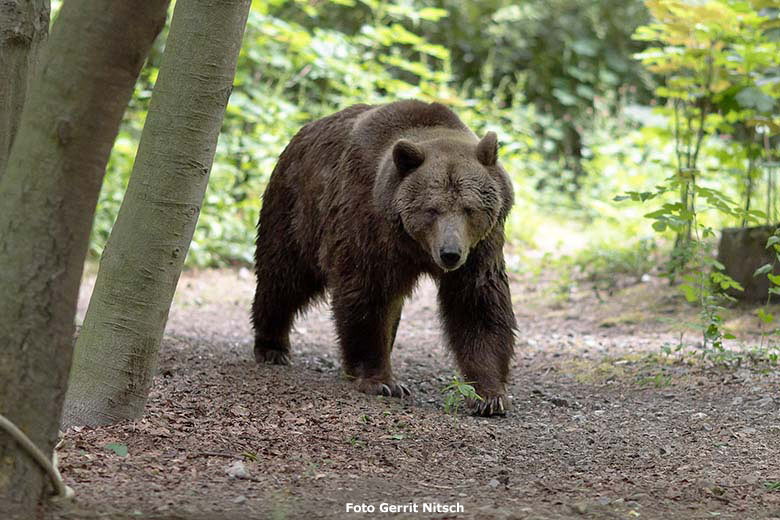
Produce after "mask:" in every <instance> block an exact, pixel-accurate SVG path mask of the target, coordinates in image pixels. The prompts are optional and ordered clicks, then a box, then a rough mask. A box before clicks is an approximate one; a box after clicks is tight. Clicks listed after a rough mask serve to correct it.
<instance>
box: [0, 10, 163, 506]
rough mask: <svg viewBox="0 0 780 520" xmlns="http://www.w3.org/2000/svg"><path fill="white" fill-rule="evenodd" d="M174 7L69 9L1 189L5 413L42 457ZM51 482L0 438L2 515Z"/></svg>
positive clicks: (0, 384)
mask: <svg viewBox="0 0 780 520" xmlns="http://www.w3.org/2000/svg"><path fill="white" fill-rule="evenodd" d="M167 6H168V1H167V0H155V1H146V2H110V3H106V2H104V1H102V0H68V1H67V2H64V4H63V7H62V11H61V13H60V15H59V18H58V20H57V22H56V23H55V25H54V28H53V30H52V34H51V38H50V40H49V44H48V45H47V47H46V49H44V52H43V55H42V57H41V67H40V68H39V73H38V74H37V75H36V77H35V78H34V79H33V81H32V82H31V84H30V89H29V91H28V94H27V101H26V103H25V106H24V110H23V112H22V117H21V121H20V123H19V129H18V132H17V135H16V138H15V141H14V144H13V147H12V148H11V154H10V156H9V159H8V163H7V166H6V171H5V175H4V176H3V178H2V179H1V180H0V266H2V267H1V268H0V295H2V296H0V413H1V414H3V415H5V416H6V417H7V418H9V419H10V420H11V421H13V422H14V423H15V424H16V425H17V426H18V427H19V428H20V429H21V430H22V431H24V432H25V433H26V434H27V435H28V436H29V437H30V439H31V440H32V441H33V442H34V443H35V444H36V445H37V446H38V447H39V448H40V449H41V450H42V451H43V452H44V453H47V454H51V453H52V450H53V447H54V444H55V441H56V439H57V429H58V426H59V422H60V415H61V411H62V403H63V398H64V396H65V385H66V383H67V377H68V370H69V368H70V362H71V353H72V346H73V332H74V324H73V318H74V315H75V311H76V299H77V297H78V290H79V281H80V278H81V273H82V269H83V264H84V259H85V256H86V253H87V244H88V240H89V233H90V228H91V225H92V218H93V214H94V210H95V205H96V203H97V198H98V192H99V190H100V186H101V183H102V180H103V174H104V172H105V165H106V162H107V160H108V156H109V153H110V151H111V147H112V145H113V142H114V138H115V137H116V134H117V132H118V129H119V124H120V122H121V119H122V114H123V113H124V110H125V108H126V106H127V103H128V101H129V99H130V95H131V94H132V90H133V86H134V83H135V81H136V78H137V76H138V73H139V71H140V69H141V66H142V64H143V61H144V58H145V56H146V54H147V52H148V51H149V48H150V47H151V45H152V42H153V40H154V38H155V36H156V35H157V34H158V32H159V31H160V29H161V28H162V27H163V25H164V23H165V17H166V11H167ZM44 478H45V477H44V473H43V471H42V470H41V468H40V467H38V466H37V465H36V464H35V463H34V462H33V461H32V459H31V458H30V457H29V456H28V455H27V454H26V453H25V452H23V451H21V450H20V448H19V446H18V445H17V444H16V443H15V442H14V441H13V440H12V439H11V438H10V437H9V436H8V435H6V434H5V433H4V432H1V431H0V518H3V519H5V518H13V517H16V516H20V517H23V518H31V517H32V513H31V512H32V511H33V510H34V509H35V505H36V503H39V501H40V500H41V498H42V497H43V496H44V492H45V481H44Z"/></svg>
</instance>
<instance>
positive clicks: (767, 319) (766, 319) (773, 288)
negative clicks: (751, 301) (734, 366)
mask: <svg viewBox="0 0 780 520" xmlns="http://www.w3.org/2000/svg"><path fill="white" fill-rule="evenodd" d="M766 248H767V249H770V248H771V249H772V250H773V251H774V253H775V258H774V259H773V260H772V262H771V263H768V264H764V265H762V266H761V267H759V268H758V269H756V272H755V273H753V276H762V275H766V277H767V279H768V280H769V294H767V298H766V303H765V305H764V307H762V308H761V309H758V319H759V322H760V324H761V343H760V344H759V348H762V347H763V346H764V342H765V341H766V339H767V336H768V335H769V334H777V333H778V331H779V330H778V328H777V327H775V328H774V329H773V330H771V331H770V332H767V330H766V328H765V327H772V325H773V324H774V323H775V316H774V315H773V314H772V313H771V312H769V303H770V302H771V301H772V295H773V294H774V295H780V276H779V275H776V274H774V270H775V266H776V265H777V263H778V262H779V261H780V228H777V229H776V230H775V232H774V233H773V234H772V235H771V236H770V237H769V238H768V239H767V241H766ZM774 358H775V359H777V354H775V355H774Z"/></svg>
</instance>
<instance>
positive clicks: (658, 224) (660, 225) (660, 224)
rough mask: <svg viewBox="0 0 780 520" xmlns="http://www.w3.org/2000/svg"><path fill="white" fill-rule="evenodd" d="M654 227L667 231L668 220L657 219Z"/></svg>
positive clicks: (659, 230)
mask: <svg viewBox="0 0 780 520" xmlns="http://www.w3.org/2000/svg"><path fill="white" fill-rule="evenodd" d="M653 229H655V230H656V231H658V232H659V233H662V232H663V231H666V222H663V221H660V220H656V221H655V222H653ZM694 301H695V300H694Z"/></svg>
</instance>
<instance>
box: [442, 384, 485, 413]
mask: <svg viewBox="0 0 780 520" xmlns="http://www.w3.org/2000/svg"><path fill="white" fill-rule="evenodd" d="M473 385H474V384H473V382H472V383H467V382H465V381H462V380H461V379H460V377H458V376H453V377H452V381H451V382H450V383H449V384H448V385H447V386H445V387H444V388H443V389H442V393H444V410H445V411H446V412H447V413H448V414H450V415H452V416H457V415H458V411H459V410H460V409H461V408H462V407H463V405H464V404H465V403H466V400H469V399H470V400H474V401H482V397H481V396H480V395H479V394H477V391H476V390H475V389H474V386H473Z"/></svg>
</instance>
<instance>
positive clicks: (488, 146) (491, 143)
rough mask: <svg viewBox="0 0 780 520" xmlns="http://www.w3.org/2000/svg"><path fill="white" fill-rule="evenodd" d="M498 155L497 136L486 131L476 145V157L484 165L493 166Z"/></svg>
mask: <svg viewBox="0 0 780 520" xmlns="http://www.w3.org/2000/svg"><path fill="white" fill-rule="evenodd" d="M497 157H498V137H496V133H495V132H488V133H487V134H485V137H483V138H482V140H481V141H480V142H479V144H478V145H477V159H478V160H479V162H480V163H482V164H484V165H485V166H494V165H495V164H496V158H497Z"/></svg>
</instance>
